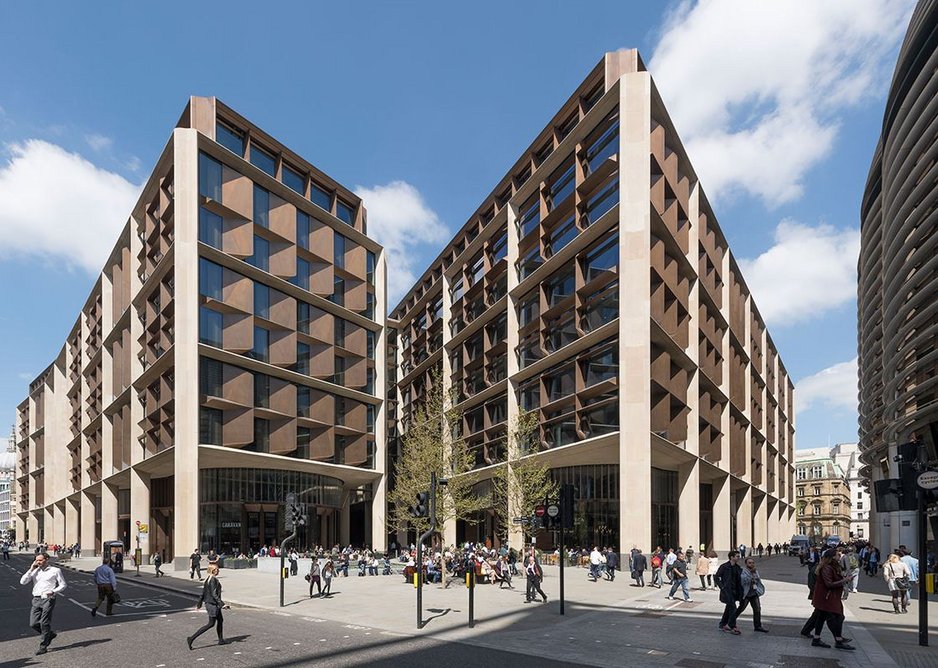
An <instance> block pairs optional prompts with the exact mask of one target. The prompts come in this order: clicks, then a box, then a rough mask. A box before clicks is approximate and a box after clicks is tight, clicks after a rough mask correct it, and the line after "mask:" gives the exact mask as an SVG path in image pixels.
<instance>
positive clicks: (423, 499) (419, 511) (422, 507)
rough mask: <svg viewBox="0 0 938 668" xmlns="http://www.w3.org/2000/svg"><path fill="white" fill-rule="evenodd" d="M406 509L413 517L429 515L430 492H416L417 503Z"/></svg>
mask: <svg viewBox="0 0 938 668" xmlns="http://www.w3.org/2000/svg"><path fill="white" fill-rule="evenodd" d="M407 511H408V512H409V513H410V514H411V516H413V517H429V516H430V492H420V493H418V494H417V503H416V504H415V505H413V506H411V507H410V508H408V509H407Z"/></svg>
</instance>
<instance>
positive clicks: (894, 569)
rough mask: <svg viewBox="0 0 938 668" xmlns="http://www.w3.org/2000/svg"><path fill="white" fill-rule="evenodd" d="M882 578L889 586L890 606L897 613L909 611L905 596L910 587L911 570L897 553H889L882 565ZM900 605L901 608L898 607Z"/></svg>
mask: <svg viewBox="0 0 938 668" xmlns="http://www.w3.org/2000/svg"><path fill="white" fill-rule="evenodd" d="M883 579H884V580H885V581H886V586H888V587H889V593H890V594H891V595H892V607H893V610H895V612H896V614H897V615H898V614H899V613H900V611H901V612H903V613H905V612H908V611H909V603H908V601H907V600H906V596H907V595H908V593H909V590H910V589H911V588H912V582H911V580H912V571H911V570H910V569H909V567H908V566H907V565H906V564H905V563H904V562H903V561H902V560H901V559H900V558H899V555H898V554H890V555H889V560H888V561H887V562H886V564H885V565H884V566H883ZM900 606H901V609H900Z"/></svg>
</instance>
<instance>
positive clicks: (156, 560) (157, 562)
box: [153, 552, 165, 578]
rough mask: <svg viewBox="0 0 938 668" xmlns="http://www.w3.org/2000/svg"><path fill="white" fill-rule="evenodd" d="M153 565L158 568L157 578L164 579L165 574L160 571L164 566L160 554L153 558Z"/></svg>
mask: <svg viewBox="0 0 938 668" xmlns="http://www.w3.org/2000/svg"><path fill="white" fill-rule="evenodd" d="M153 565H154V566H155V567H156V577H158V578H161V577H163V576H164V575H165V573H164V572H163V571H162V570H160V567H161V566H162V565H163V556H162V555H161V554H160V553H159V552H157V553H156V554H155V555H154V556H153Z"/></svg>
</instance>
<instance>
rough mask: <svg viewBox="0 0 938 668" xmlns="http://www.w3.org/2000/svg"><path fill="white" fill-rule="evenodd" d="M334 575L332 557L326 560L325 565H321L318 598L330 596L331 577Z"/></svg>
mask: <svg viewBox="0 0 938 668" xmlns="http://www.w3.org/2000/svg"><path fill="white" fill-rule="evenodd" d="M334 577H335V565H334V564H333V563H332V559H327V560H326V565H325V566H323V567H322V594H320V598H329V597H330V596H332V578H334Z"/></svg>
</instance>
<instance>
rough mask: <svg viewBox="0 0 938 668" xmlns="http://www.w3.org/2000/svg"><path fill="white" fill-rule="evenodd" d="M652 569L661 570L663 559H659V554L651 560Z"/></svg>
mask: <svg viewBox="0 0 938 668" xmlns="http://www.w3.org/2000/svg"><path fill="white" fill-rule="evenodd" d="M651 567H652V568H661V557H659V556H658V555H657V554H656V555H655V556H653V557H652V558H651Z"/></svg>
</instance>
